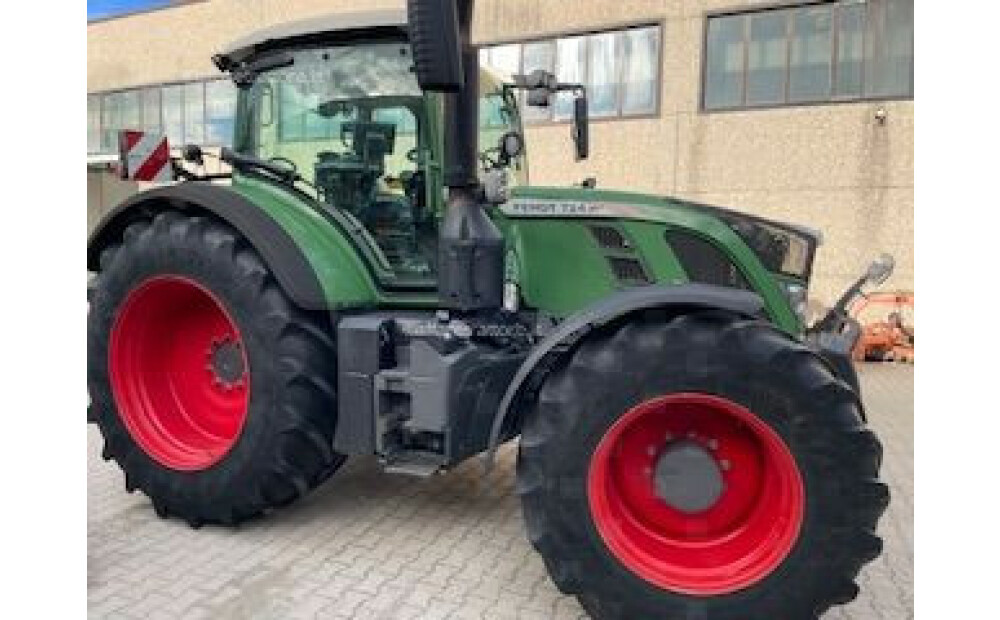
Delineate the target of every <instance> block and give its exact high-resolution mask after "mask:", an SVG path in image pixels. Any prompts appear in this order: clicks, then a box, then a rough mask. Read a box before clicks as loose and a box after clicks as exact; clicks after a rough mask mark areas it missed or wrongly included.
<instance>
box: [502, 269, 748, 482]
mask: <svg viewBox="0 0 1000 620" xmlns="http://www.w3.org/2000/svg"><path fill="white" fill-rule="evenodd" d="M652 309H676V310H677V312H690V311H692V310H706V309H719V310H726V311H729V312H732V313H734V314H738V315H741V316H745V317H747V318H765V314H764V302H763V300H762V299H761V297H760V296H759V295H757V294H756V293H752V292H749V291H744V290H739V289H731V288H724V287H719V286H710V285H707V284H681V285H676V286H645V287H640V288H633V289H629V290H625V291H622V292H619V293H616V294H614V295H611V296H610V297H606V298H604V299H602V300H601V301H599V302H597V303H595V304H593V305H591V306H589V307H587V308H585V309H584V310H581V311H580V312H578V313H576V314H574V315H572V316H570V317H569V318H567V319H566V320H565V321H563V322H562V323H560V324H559V325H558V327H556V328H555V329H554V330H553V331H552V332H550V333H549V334H548V335H547V336H545V338H544V339H542V341H541V342H540V343H538V345H536V346H535V348H534V349H532V351H531V354H530V355H528V357H527V359H525V361H524V363H523V364H521V367H520V368H519V369H518V370H517V373H515V375H514V378H513V379H512V380H511V383H510V386H509V387H508V388H507V392H506V393H505V394H504V397H503V400H501V401H500V406H499V407H498V409H497V412H496V415H495V417H494V419H493V425H492V429H491V431H490V438H489V443H488V444H487V453H486V460H487V465H486V466H487V469H490V468H492V466H493V462H494V460H495V457H496V450H497V447H498V446H499V444H500V442H501V439H504V440H505V439H507V438H509V437H510V436H513V434H516V433H513V432H511V428H512V426H513V428H514V430H516V427H517V425H516V424H515V425H511V424H509V423H510V422H511V421H515V420H516V418H517V417H518V416H519V415H520V411H521V406H522V405H523V404H524V402H525V401H526V400H527V399H528V398H530V395H532V394H534V393H535V391H536V390H537V389H538V388H539V387H540V386H541V384H542V383H543V382H544V380H545V378H546V377H547V376H548V374H549V373H550V372H551V371H552V370H553V369H554V368H555V367H556V365H557V364H558V362H559V361H560V360H562V359H563V358H564V357H566V356H567V355H568V354H569V353H570V352H571V351H572V350H573V349H574V347H575V346H576V344H577V343H578V342H580V341H581V340H582V339H583V338H584V337H585V336H586V335H587V334H589V333H591V332H592V331H594V330H595V329H599V328H600V327H603V326H604V325H607V324H608V323H610V322H612V321H615V320H618V319H623V318H625V317H627V316H628V315H630V314H632V313H635V312H640V311H643V310H652ZM505 429H507V431H508V432H507V433H504V430H505ZM502 435H507V436H504V437H502Z"/></svg>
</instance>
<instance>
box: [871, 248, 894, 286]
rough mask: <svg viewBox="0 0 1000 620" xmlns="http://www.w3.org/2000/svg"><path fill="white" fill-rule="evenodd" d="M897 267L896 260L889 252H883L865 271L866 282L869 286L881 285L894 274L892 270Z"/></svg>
mask: <svg viewBox="0 0 1000 620" xmlns="http://www.w3.org/2000/svg"><path fill="white" fill-rule="evenodd" d="M895 267H896V261H895V260H894V259H893V258H892V256H891V255H889V254H882V255H881V256H879V257H878V258H876V259H875V260H874V261H872V264H871V265H869V266H868V271H867V272H866V273H865V284H867V285H868V286H880V285H882V284H884V283H885V281H886V280H888V279H889V276H891V275H892V270H893V269H895Z"/></svg>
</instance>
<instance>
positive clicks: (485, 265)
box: [407, 0, 504, 313]
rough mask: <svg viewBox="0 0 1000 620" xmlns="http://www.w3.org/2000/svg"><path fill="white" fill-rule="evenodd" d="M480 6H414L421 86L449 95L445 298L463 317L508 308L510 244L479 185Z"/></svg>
mask: <svg viewBox="0 0 1000 620" xmlns="http://www.w3.org/2000/svg"><path fill="white" fill-rule="evenodd" d="M474 4H475V2H474V0H408V3H407V19H408V21H409V27H410V43H411V45H412V47H413V58H414V66H415V69H416V73H417V81H418V82H419V83H420V87H421V88H422V89H423V90H425V91H429V92H442V93H445V106H444V130H445V135H444V139H445V140H444V143H445V152H444V159H445V161H444V184H445V186H446V187H447V188H448V199H447V207H446V212H445V217H444V221H443V223H442V225H441V231H440V247H439V252H438V295H439V297H440V301H441V305H442V306H443V307H445V308H448V309H451V310H455V311H457V312H461V313H475V312H488V311H492V310H497V309H499V308H500V307H501V305H502V304H503V261H504V241H503V236H502V235H501V234H500V231H499V230H497V227H496V225H495V224H494V223H493V221H492V220H490V218H489V217H487V215H486V212H485V210H484V209H485V201H484V200H483V196H482V188H481V187H480V183H479V169H478V163H477V162H478V159H479V158H478V152H479V145H478V140H479V53H478V51H477V50H476V48H475V47H473V45H472V14H473V8H474Z"/></svg>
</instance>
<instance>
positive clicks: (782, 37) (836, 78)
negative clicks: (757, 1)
mask: <svg viewBox="0 0 1000 620" xmlns="http://www.w3.org/2000/svg"><path fill="white" fill-rule="evenodd" d="M703 75H704V78H703V83H702V107H703V108H704V109H706V110H725V109H743V108H752V107H758V106H774V105H795V104H801V103H817V102H828V101H842V100H859V99H886V98H906V97H912V96H913V0H837V1H835V2H823V3H810V4H804V5H802V6H792V7H781V8H775V9H767V10H759V11H751V12H745V13H736V14H726V15H716V16H709V18H708V22H707V24H706V30H705V58H704V72H703Z"/></svg>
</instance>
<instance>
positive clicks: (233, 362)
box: [208, 337, 246, 389]
mask: <svg viewBox="0 0 1000 620" xmlns="http://www.w3.org/2000/svg"><path fill="white" fill-rule="evenodd" d="M208 360H209V363H208V370H209V371H211V372H212V373H213V375H214V376H215V383H216V385H218V386H220V387H222V388H225V389H233V388H234V387H236V386H237V385H239V384H240V383H241V382H242V381H243V376H244V375H245V374H246V366H245V364H244V361H243V345H241V344H240V343H239V342H236V341H234V340H232V339H231V338H229V337H226V338H223V339H222V340H217V341H214V342H213V343H212V346H211V347H210V348H209V351H208Z"/></svg>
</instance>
